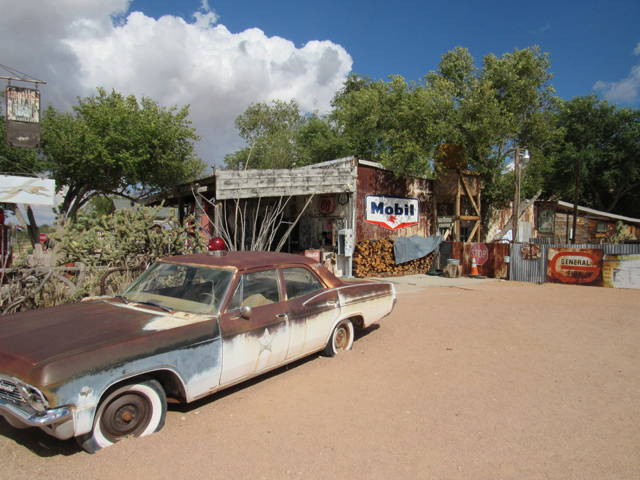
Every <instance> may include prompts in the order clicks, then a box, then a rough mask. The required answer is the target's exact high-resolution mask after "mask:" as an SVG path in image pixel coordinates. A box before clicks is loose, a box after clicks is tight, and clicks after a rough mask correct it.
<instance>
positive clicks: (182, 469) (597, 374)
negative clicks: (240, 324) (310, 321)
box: [0, 281, 640, 480]
mask: <svg viewBox="0 0 640 480" xmlns="http://www.w3.org/2000/svg"><path fill="white" fill-rule="evenodd" d="M398 291H399V301H398V305H397V306H396V309H395V310H394V312H393V313H392V314H391V315H390V316H388V317H387V318H385V319H383V320H382V321H381V324H380V326H379V328H371V329H369V330H367V331H366V332H364V335H362V336H361V337H359V338H358V339H357V340H356V342H355V344H354V347H353V350H352V351H351V352H346V353H344V354H341V355H339V356H338V357H336V358H333V359H328V358H323V357H319V356H316V355H314V356H312V357H310V358H309V359H306V360H304V361H301V362H298V363H296V364H294V365H292V366H289V367H288V368H281V369H279V370H277V371H275V372H273V373H271V374H268V375H266V376H263V377H261V378H260V379H258V380H254V381H252V382H250V383H247V384H245V385H243V386H242V387H236V388H233V389H230V390H228V391H226V392H221V393H220V394H218V395H215V396H213V397H210V398H207V399H204V400H202V401H199V402H198V403H196V404H192V405H187V406H175V405H174V406H171V407H170V411H169V413H168V416H167V422H166V425H165V427H164V429H163V430H162V431H161V432H159V433H157V434H155V435H151V436H148V437H145V438H140V439H128V440H125V441H122V442H120V443H119V444H117V445H115V446H113V447H110V448H107V449H104V450H102V451H100V452H98V453H97V454H95V455H89V454H87V453H84V452H83V451H81V450H79V449H78V447H76V444H75V442H74V441H67V442H61V441H59V440H56V439H53V438H51V437H49V436H48V435H46V434H44V433H43V432H40V431H39V430H35V429H30V430H16V429H13V428H12V427H10V426H9V425H8V424H7V423H6V422H5V421H4V420H3V419H0V461H1V463H0V465H1V467H0V468H1V474H0V477H1V478H11V479H13V480H17V479H23V478H25V479H26V478H30V479H32V478H54V479H58V478H59V479H63V478H91V479H101V478H110V479H111V478H137V479H152V478H153V479H158V478H194V479H212V478H225V479H243V478H257V479H286V478H301V479H327V478H335V479H397V478H402V479H405V478H406V479H413V478H416V479H432V478H433V479H458V478H460V479H500V478H503V479H511V478H527V479H581V480H584V479H599V480H601V479H635V478H640V315H639V307H640V290H614V289H607V288H594V287H575V286H562V285H533V284H525V283H517V282H499V281H493V282H488V283H482V284H472V285H461V286H457V287H419V286H411V285H401V286H399V287H398Z"/></svg>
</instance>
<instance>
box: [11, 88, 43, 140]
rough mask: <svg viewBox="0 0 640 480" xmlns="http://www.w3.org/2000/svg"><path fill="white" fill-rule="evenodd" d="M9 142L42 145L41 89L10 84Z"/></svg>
mask: <svg viewBox="0 0 640 480" xmlns="http://www.w3.org/2000/svg"><path fill="white" fill-rule="evenodd" d="M5 93H6V97H7V121H6V125H7V144H9V145H11V146H12V147H26V148H38V147H39V146H40V91H39V90H36V89H35V88H23V87H12V86H8V87H7V90H6V92H5Z"/></svg>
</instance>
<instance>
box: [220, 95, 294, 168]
mask: <svg viewBox="0 0 640 480" xmlns="http://www.w3.org/2000/svg"><path fill="white" fill-rule="evenodd" d="M302 122H303V118H302V115H301V113H300V108H299V107H298V103H297V102H296V101H295V100H291V101H289V102H284V101H282V100H274V101H273V102H271V104H267V103H252V104H251V105H249V107H248V108H247V110H246V111H245V112H244V113H243V114H242V115H240V116H238V118H236V122H235V123H236V128H237V129H238V132H239V134H240V136H241V137H242V138H243V139H244V141H245V142H246V144H247V145H246V146H245V147H244V148H242V149H240V150H239V151H237V152H235V153H232V154H228V155H226V156H225V164H226V165H227V167H228V168H233V169H237V168H240V165H242V168H291V167H292V166H295V165H297V164H298V162H299V160H300V158H299V154H298V149H297V144H296V142H295V137H296V134H297V132H298V130H299V128H300V126H301V125H302Z"/></svg>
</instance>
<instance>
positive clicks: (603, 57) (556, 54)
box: [131, 0, 640, 107]
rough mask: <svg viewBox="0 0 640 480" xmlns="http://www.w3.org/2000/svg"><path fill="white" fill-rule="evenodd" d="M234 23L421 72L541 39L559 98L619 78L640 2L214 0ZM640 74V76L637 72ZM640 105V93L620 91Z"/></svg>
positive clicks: (374, 65) (366, 63) (142, 5)
mask: <svg viewBox="0 0 640 480" xmlns="http://www.w3.org/2000/svg"><path fill="white" fill-rule="evenodd" d="M199 6H200V2H199V1H196V0H191V1H181V2H175V1H170V0H133V2H132V4H131V10H136V9H139V10H141V11H142V12H144V13H145V14H146V15H149V16H152V17H154V18H159V17H160V16H162V15H176V16H181V17H183V18H185V19H187V20H188V19H189V18H190V16H191V12H193V11H195V10H197V8H199ZM209 6H210V7H211V9H213V10H214V11H215V12H216V14H217V15H219V23H220V24H223V25H225V26H226V27H227V28H228V29H229V30H230V31H231V32H241V31H244V30H246V29H248V28H254V27H255V28H259V29H261V30H262V31H263V32H265V34H266V35H267V36H269V37H271V36H280V37H283V38H285V39H288V40H291V41H293V42H294V43H295V44H296V45H297V46H302V45H304V44H305V43H307V42H308V41H310V40H330V41H331V42H334V43H337V44H339V45H341V46H342V47H344V48H345V49H346V51H347V52H348V53H349V55H350V56H351V57H352V59H353V69H352V70H353V72H356V73H360V74H362V75H369V76H370V77H371V78H374V79H378V78H382V79H386V78H387V77H388V76H389V75H401V76H403V77H404V78H405V79H407V80H418V79H420V78H421V77H422V76H424V75H425V74H426V73H428V72H429V71H430V70H435V69H436V68H437V66H438V63H439V61H440V57H441V55H442V54H443V53H445V52H447V51H449V50H452V49H454V48H455V47H457V46H463V47H466V48H468V49H469V50H470V53H471V54H472V55H473V56H474V58H475V59H476V61H477V62H478V65H479V66H480V65H481V61H482V58H483V57H484V56H485V55H487V54H490V53H493V54H495V55H497V56H500V55H502V54H504V53H507V52H511V51H513V50H514V49H515V48H519V49H523V48H526V47H529V46H532V45H539V46H540V48H541V50H542V51H543V52H548V53H549V54H550V58H551V71H552V72H554V76H555V77H554V80H553V85H554V87H555V88H556V91H557V94H558V95H559V96H561V97H563V98H572V97H574V96H576V95H587V94H589V93H590V92H594V93H598V94H601V95H603V96H604V94H605V93H606V91H603V90H595V89H594V86H595V85H596V84H597V82H606V83H612V82H614V83H615V82H620V81H621V80H623V79H625V78H627V77H628V76H629V75H630V74H631V70H632V68H633V67H634V66H638V65H639V64H640V52H639V53H638V54H636V55H634V53H633V52H634V50H635V49H636V47H637V46H638V45H639V44H640V2H638V1H637V0H632V1H630V0H626V1H620V0H614V1H609V2H605V1H594V0H580V1H566V0H565V1H562V0H559V1H558V0H556V1H509V2H507V1H464V0H451V1H423V2H413V4H412V3H411V2H402V3H396V2H389V1H379V0H369V1H366V2H365V1H350V2H349V1H334V0H325V1H322V2H319V1H304V0H298V1H295V0H279V1H264V0H263V1H252V0H231V1H228V0H221V1H216V0H210V1H209ZM638 82H639V83H640V79H638ZM613 101H615V102H617V103H620V104H621V105H622V104H624V105H631V106H635V107H638V106H640V96H639V95H638V90H637V89H636V95H635V97H627V98H615V99H614V100H613Z"/></svg>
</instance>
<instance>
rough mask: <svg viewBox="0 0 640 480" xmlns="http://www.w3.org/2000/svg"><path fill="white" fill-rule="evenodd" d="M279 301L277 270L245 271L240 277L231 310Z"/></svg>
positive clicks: (230, 305)
mask: <svg viewBox="0 0 640 480" xmlns="http://www.w3.org/2000/svg"><path fill="white" fill-rule="evenodd" d="M279 301H280V289H279V287H278V272H277V271H276V270H263V271H261V272H251V273H245V274H244V275H242V277H240V282H238V287H237V288H236V291H235V293H234V294H233V298H232V299H231V303H230V304H229V310H230V311H231V310H239V309H240V308H241V307H247V306H248V307H251V308H255V307H260V306H262V305H269V304H271V303H276V302H279Z"/></svg>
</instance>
